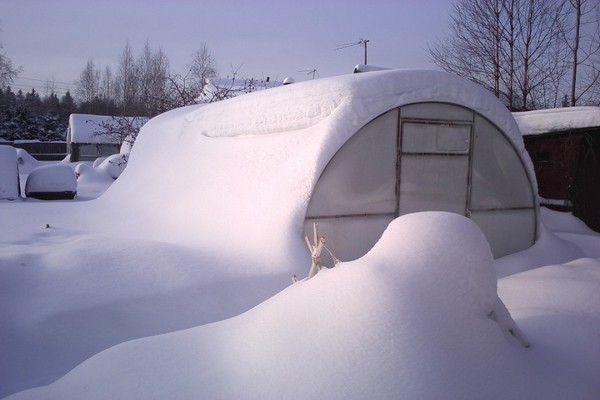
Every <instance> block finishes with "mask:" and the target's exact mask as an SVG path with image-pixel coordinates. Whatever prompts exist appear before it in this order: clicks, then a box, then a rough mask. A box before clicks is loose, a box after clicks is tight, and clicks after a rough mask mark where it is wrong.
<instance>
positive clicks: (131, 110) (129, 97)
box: [115, 43, 139, 115]
mask: <svg viewBox="0 0 600 400" xmlns="http://www.w3.org/2000/svg"><path fill="white" fill-rule="evenodd" d="M115 87H116V92H117V100H118V103H119V105H120V107H121V109H122V112H123V113H124V114H125V115H134V114H136V113H137V112H138V110H139V102H138V92H139V79H138V68H137V64H136V62H135V59H134V57H133V52H132V50H131V46H130V45H129V43H127V44H126V45H125V48H124V49H123V51H122V53H121V56H120V57H119V66H118V70H117V77H116V82H115Z"/></svg>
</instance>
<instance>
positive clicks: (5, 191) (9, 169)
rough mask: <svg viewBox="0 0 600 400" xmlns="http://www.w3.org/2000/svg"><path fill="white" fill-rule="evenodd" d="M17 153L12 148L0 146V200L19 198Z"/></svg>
mask: <svg viewBox="0 0 600 400" xmlns="http://www.w3.org/2000/svg"><path fill="white" fill-rule="evenodd" d="M17 163H18V161H17V152H16V150H15V148H14V147H12V146H5V145H0V200H5V199H6V200H16V199H18V198H19V171H18V167H17Z"/></svg>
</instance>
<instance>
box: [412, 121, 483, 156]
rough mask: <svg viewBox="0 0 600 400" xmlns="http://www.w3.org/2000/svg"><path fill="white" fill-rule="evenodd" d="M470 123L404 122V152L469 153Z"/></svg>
mask: <svg viewBox="0 0 600 400" xmlns="http://www.w3.org/2000/svg"><path fill="white" fill-rule="evenodd" d="M470 136H471V126H470V125H450V124H427V123H414V122H404V123H403V124H402V152H403V153H468V152H469V140H470Z"/></svg>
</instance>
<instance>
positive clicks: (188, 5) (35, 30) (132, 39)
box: [0, 0, 451, 95]
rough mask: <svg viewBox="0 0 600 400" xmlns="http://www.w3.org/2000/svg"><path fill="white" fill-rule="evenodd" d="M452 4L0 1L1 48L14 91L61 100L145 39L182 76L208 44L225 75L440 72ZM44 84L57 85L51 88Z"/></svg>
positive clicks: (394, 0)
mask: <svg viewBox="0 0 600 400" xmlns="http://www.w3.org/2000/svg"><path fill="white" fill-rule="evenodd" d="M450 3H451V0H374V1H371V2H365V1H355V0H350V1H348V0H346V1H342V0H331V1H324V0H305V1H302V2H300V1H282V0H279V1H275V0H255V1H241V0H235V1H223V0H221V1H213V0H200V1H198V0H196V1H192V0H173V1H169V2H166V1H143V0H121V1H116V0H106V1H102V2H99V1H89V0H0V29H1V31H0V43H2V44H3V46H4V48H3V49H2V51H3V52H4V53H5V54H6V55H7V56H8V57H9V58H10V59H11V60H12V62H13V64H14V65H15V66H21V67H22V72H21V74H20V78H19V79H18V80H17V81H15V82H14V84H13V88H15V89H22V90H24V91H28V90H30V89H31V87H36V90H39V91H40V92H41V94H42V95H44V91H47V87H48V86H49V87H53V88H54V89H55V91H56V92H57V93H59V94H62V93H64V91H65V90H66V89H71V91H73V90H74V88H75V86H74V85H73V84H74V82H75V81H77V80H78V78H79V74H80V73H81V71H82V70H83V68H84V67H85V65H86V62H87V61H88V60H90V59H93V60H94V62H95V64H96V65H97V66H99V67H100V68H104V67H106V66H109V67H111V68H112V69H113V71H114V70H115V69H116V66H117V63H118V58H119V55H120V54H121V52H122V50H123V48H124V47H125V45H126V44H127V43H129V44H130V46H131V47H132V50H133V53H134V56H136V57H137V55H139V53H140V52H141V50H142V48H143V46H144V44H145V42H146V41H148V42H149V43H150V46H151V47H152V48H153V49H154V50H157V49H159V48H160V49H162V50H163V51H164V52H165V54H166V55H167V57H168V58H169V61H170V64H171V70H172V71H173V72H177V73H183V72H184V71H185V69H186V66H187V64H189V62H190V61H191V59H192V55H193V53H194V52H195V51H196V50H198V49H199V48H200V47H201V45H202V44H205V45H206V46H207V47H208V49H209V50H210V51H211V53H212V55H213V57H214V59H215V61H216V64H217V69H218V72H219V75H220V76H222V77H228V76H231V75H232V74H233V73H234V72H236V73H237V77H241V78H259V79H264V78H266V77H270V78H271V79H272V80H283V79H284V78H286V77H292V78H294V79H295V80H296V81H302V80H307V79H311V78H312V75H313V74H312V73H311V71H312V70H315V69H316V73H315V77H326V76H334V75H340V74H345V73H349V72H352V70H353V68H354V66H355V65H356V64H358V63H363V62H364V47H363V46H362V45H354V46H349V47H345V48H342V49H339V50H336V48H338V47H340V46H341V45H344V44H351V43H358V42H359V41H360V40H361V39H367V40H369V42H368V44H367V57H368V63H369V64H373V65H377V66H384V67H394V68H426V69H432V68H435V65H434V64H433V63H431V61H430V60H429V57H428V54H427V47H428V44H430V43H433V42H434V41H435V40H436V39H437V38H440V37H442V36H443V35H444V33H445V31H446V28H447V22H448V12H449V8H450ZM47 82H53V84H51V85H47Z"/></svg>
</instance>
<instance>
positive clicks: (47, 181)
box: [25, 164, 77, 200]
mask: <svg viewBox="0 0 600 400" xmlns="http://www.w3.org/2000/svg"><path fill="white" fill-rule="evenodd" d="M76 194H77V178H76V177H75V171H73V169H72V168H71V167H69V166H68V165H64V164H54V165H43V166H41V167H37V168H36V169H34V170H33V171H31V173H30V174H29V176H28V177H27V182H26V183H25V195H26V196H27V197H33V198H36V199H40V200H71V199H73V198H74V197H75V195H76Z"/></svg>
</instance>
